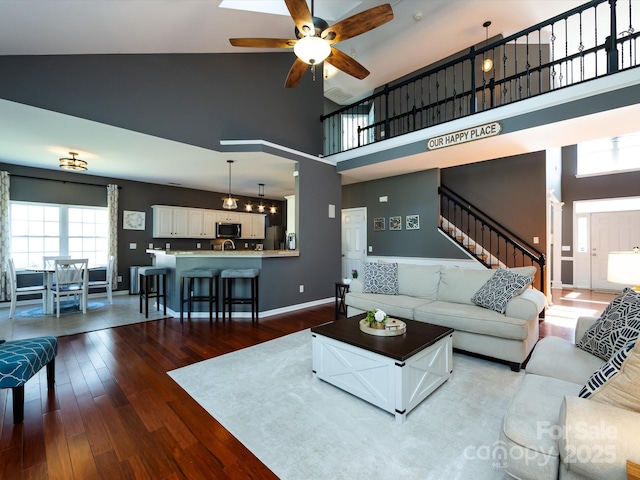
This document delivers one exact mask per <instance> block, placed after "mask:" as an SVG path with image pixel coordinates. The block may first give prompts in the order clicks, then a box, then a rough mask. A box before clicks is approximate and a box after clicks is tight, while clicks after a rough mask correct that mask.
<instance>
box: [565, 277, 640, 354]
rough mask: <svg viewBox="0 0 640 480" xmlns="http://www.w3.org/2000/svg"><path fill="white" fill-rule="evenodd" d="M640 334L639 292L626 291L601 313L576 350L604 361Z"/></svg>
mask: <svg viewBox="0 0 640 480" xmlns="http://www.w3.org/2000/svg"><path fill="white" fill-rule="evenodd" d="M639 333H640V292H636V291H634V290H632V289H630V288H625V289H624V290H623V292H622V295H620V296H618V297H616V298H615V299H614V300H613V301H612V302H611V303H610V304H609V305H608V306H607V308H605V309H604V311H603V312H602V315H600V318H599V319H598V320H597V321H596V322H595V323H594V324H593V325H591V327H589V329H588V330H587V332H586V333H585V334H584V336H583V337H582V338H581V339H580V341H579V342H578V343H577V346H578V348H581V349H583V350H584V351H586V352H589V353H592V354H594V355H597V356H598V357H600V358H602V359H603V360H609V359H610V358H611V356H612V355H613V354H614V353H616V352H617V351H618V350H620V349H621V348H622V347H624V346H625V345H626V344H627V343H628V342H630V341H631V340H634V339H636V338H638V334H639Z"/></svg>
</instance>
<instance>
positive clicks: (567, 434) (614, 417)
mask: <svg viewBox="0 0 640 480" xmlns="http://www.w3.org/2000/svg"><path fill="white" fill-rule="evenodd" d="M559 424H560V427H561V430H560V432H555V434H558V435H559V436H560V438H559V439H558V448H559V450H560V459H561V461H562V465H563V468H564V469H565V470H569V471H571V472H573V474H574V475H576V474H577V475H581V476H584V477H585V478H593V479H600V478H607V479H614V478H620V479H626V478H627V476H626V475H627V474H626V468H627V460H631V461H633V462H640V443H638V431H640V413H637V412H634V411H631V410H625V409H623V408H619V407H614V406H612V405H608V404H606V403H601V402H597V401H594V400H589V399H586V398H579V397H565V399H564V401H563V403H562V407H561V409H560V422H559ZM571 478H573V477H571Z"/></svg>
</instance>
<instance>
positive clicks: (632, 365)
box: [579, 340, 640, 412]
mask: <svg viewBox="0 0 640 480" xmlns="http://www.w3.org/2000/svg"><path fill="white" fill-rule="evenodd" d="M637 344H638V342H637V341H636V340H634V341H632V342H629V343H628V344H627V345H625V346H624V347H622V348H621V349H620V350H618V352H616V353H615V354H614V355H613V357H611V360H609V361H608V362H605V364H604V365H602V367H601V368H600V369H598V370H597V371H595V372H594V373H593V375H591V378H590V379H589V381H588V382H587V384H586V385H585V386H584V387H583V388H582V390H580V394H579V396H580V397H582V398H591V400H595V401H598V402H602V403H607V404H609V405H613V406H616V407H620V408H625V409H627V410H633V411H635V412H640V348H638V347H636V345H637Z"/></svg>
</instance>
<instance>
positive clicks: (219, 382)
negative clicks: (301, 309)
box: [169, 330, 524, 480]
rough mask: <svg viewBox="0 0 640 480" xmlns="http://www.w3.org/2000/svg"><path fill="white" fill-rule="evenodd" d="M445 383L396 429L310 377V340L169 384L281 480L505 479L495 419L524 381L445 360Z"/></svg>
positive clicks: (183, 374) (483, 364)
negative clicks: (448, 369) (448, 371)
mask: <svg viewBox="0 0 640 480" xmlns="http://www.w3.org/2000/svg"><path fill="white" fill-rule="evenodd" d="M453 366H454V372H453V375H452V377H451V378H450V379H449V381H447V382H446V383H444V384H443V385H442V386H441V387H440V388H439V389H438V390H436V391H435V392H434V393H433V394H432V395H431V396H430V397H428V398H427V399H426V400H425V401H423V402H422V403H421V404H420V405H419V406H418V407H416V409H415V410H413V411H412V412H410V413H409V414H408V416H407V421H406V422H405V423H404V424H403V425H398V424H396V422H395V418H394V416H393V415H392V414H390V413H387V412H385V411H383V410H381V409H379V408H377V407H374V406H373V405H370V404H368V403H366V402H364V401H363V400H360V399H359V398H357V397H354V396H352V395H350V394H348V393H346V392H343V391H342V390H339V389H338V388H336V387H334V386H332V385H329V384H327V383H325V382H323V381H321V380H318V379H314V378H313V375H312V372H311V333H310V332H309V330H305V331H302V332H298V333H294V334H291V335H287V336H285V337H282V338H279V339H276V340H272V341H270V342H266V343H263V344H260V345H256V346H253V347H250V348H246V349H243V350H238V351H236V352H233V353H230V354H227V355H223V356H220V357H216V358H213V359H210V360H206V361H203V362H199V363H197V364H194V365H190V366H188V367H184V368H180V369H178V370H174V371H171V372H169V375H170V376H171V377H172V378H173V379H174V380H175V381H176V382H177V383H178V384H179V385H180V386H181V387H182V388H184V389H185V390H186V391H187V392H188V393H189V395H191V396H192V397H193V398H194V399H195V400H196V401H197V402H198V403H199V404H200V405H202V406H203V407H204V408H205V409H206V410H207V411H208V412H209V413H210V414H211V415H212V416H213V417H215V418H216V419H217V420H218V421H219V422H220V423H221V424H222V425H224V427H225V428H226V429H227V430H229V431H230V432H231V433H232V434H233V435H234V436H235V437H236V438H238V439H239V440H240V441H241V442H242V443H243V444H244V445H246V446H247V448H249V450H251V451H252V452H253V453H254V454H255V455H256V456H257V457H258V458H259V459H260V460H261V461H262V462H263V463H264V464H266V465H267V466H268V467H269V468H270V469H271V470H272V471H273V472H274V473H275V474H276V475H278V477H280V478H281V479H283V480H291V479H305V480H306V479H398V478H406V479H465V480H466V479H470V478H474V479H494V478H505V477H506V475H505V474H504V473H503V471H502V469H501V468H500V466H499V464H498V462H497V461H496V460H494V459H493V458H491V457H492V455H496V454H499V453H500V451H499V448H498V447H499V443H498V439H499V432H500V425H501V422H502V417H503V415H504V412H505V410H506V407H507V405H508V403H509V401H510V399H511V396H512V395H513V393H514V391H515V388H516V387H517V385H518V384H519V382H520V381H521V379H522V375H523V374H524V372H520V373H514V372H512V371H511V370H510V369H509V367H508V366H506V365H501V364H498V363H495V362H489V361H485V360H480V359H477V358H473V357H470V356H467V355H462V354H454V359H453Z"/></svg>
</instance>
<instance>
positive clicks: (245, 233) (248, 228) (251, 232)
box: [240, 213, 265, 240]
mask: <svg viewBox="0 0 640 480" xmlns="http://www.w3.org/2000/svg"><path fill="white" fill-rule="evenodd" d="M240 219H241V221H240V223H241V224H242V232H241V233H242V236H241V238H243V239H250V240H264V225H265V215H263V214H260V213H258V214H256V213H241V214H240Z"/></svg>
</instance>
